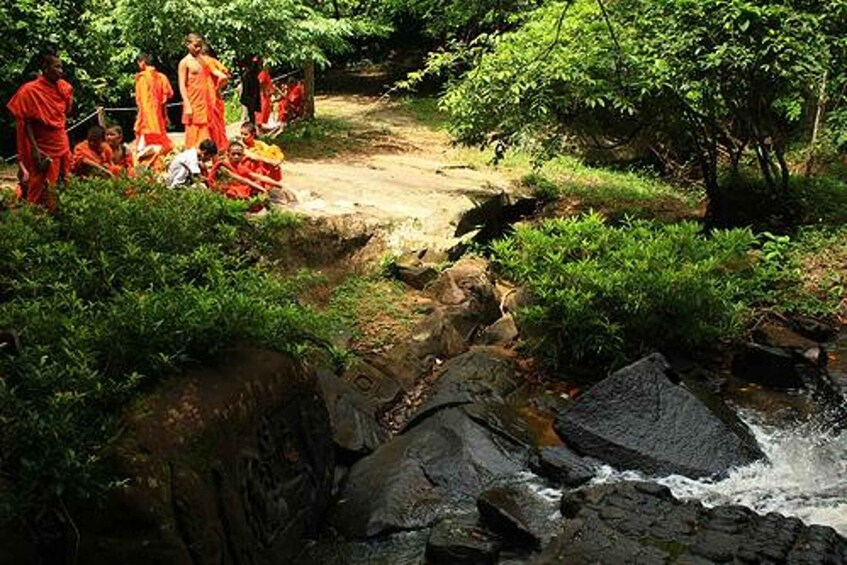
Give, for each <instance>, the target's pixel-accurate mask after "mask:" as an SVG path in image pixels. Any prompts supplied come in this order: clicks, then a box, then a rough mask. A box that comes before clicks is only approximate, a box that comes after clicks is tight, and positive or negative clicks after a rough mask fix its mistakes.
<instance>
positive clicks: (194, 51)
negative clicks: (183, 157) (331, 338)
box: [178, 33, 215, 149]
mask: <svg viewBox="0 0 847 565" xmlns="http://www.w3.org/2000/svg"><path fill="white" fill-rule="evenodd" d="M185 46H186V49H187V50H188V55H186V56H185V57H183V58H182V61H180V62H179V69H178V74H179V93H180V95H182V123H183V125H184V126H185V148H186V149H191V148H194V147H197V146H198V145H200V142H201V141H203V140H204V139H211V137H212V136H211V133H210V129H209V128H210V124H211V121H212V119H213V118H212V113H213V112H214V111H215V99H214V97H212V96H211V93H212V92H214V90H215V87H214V83H213V82H212V70H211V68H210V67H209V65H208V64H206V62H205V61H204V60H203V55H202V50H203V38H202V37H201V36H199V35H197V34H196V33H189V34H188V36H187V37H186V38H185Z"/></svg>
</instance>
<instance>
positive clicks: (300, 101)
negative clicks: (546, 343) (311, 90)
mask: <svg viewBox="0 0 847 565" xmlns="http://www.w3.org/2000/svg"><path fill="white" fill-rule="evenodd" d="M285 99H286V102H287V104H286V106H287V110H288V111H287V114H288V116H287V117H291V118H302V117H303V116H305V115H306V88H305V87H304V86H303V83H302V82H296V83H294V84H293V85H291V87H290V88H289V89H288V95H287V96H286V97H285Z"/></svg>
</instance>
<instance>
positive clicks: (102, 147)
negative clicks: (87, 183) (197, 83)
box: [71, 126, 114, 177]
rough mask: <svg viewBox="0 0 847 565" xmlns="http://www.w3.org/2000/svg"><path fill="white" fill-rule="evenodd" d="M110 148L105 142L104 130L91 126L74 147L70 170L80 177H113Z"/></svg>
mask: <svg viewBox="0 0 847 565" xmlns="http://www.w3.org/2000/svg"><path fill="white" fill-rule="evenodd" d="M111 166H112V149H111V148H110V147H109V145H108V144H107V143H106V130H104V129H103V128H102V127H100V126H91V127H90V128H89V129H88V135H87V136H86V139H85V141H83V142H80V143H78V144H77V145H76V147H74V153H73V165H72V167H71V172H73V174H74V175H76V176H80V177H88V176H98V177H113V176H114V175H113V174H112V171H111V170H110V168H111Z"/></svg>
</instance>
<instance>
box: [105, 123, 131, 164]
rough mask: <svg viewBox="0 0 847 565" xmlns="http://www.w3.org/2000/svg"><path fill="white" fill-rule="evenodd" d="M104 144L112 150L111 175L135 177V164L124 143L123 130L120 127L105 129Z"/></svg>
mask: <svg viewBox="0 0 847 565" xmlns="http://www.w3.org/2000/svg"><path fill="white" fill-rule="evenodd" d="M106 144H107V145H108V146H109V149H111V150H112V165H111V166H110V167H109V170H110V171H112V174H114V175H116V176H117V175H126V176H130V177H132V176H135V162H134V160H133V158H132V152H131V151H130V150H129V147H127V145H126V144H125V143H124V130H123V128H121V126H111V127H108V128H106Z"/></svg>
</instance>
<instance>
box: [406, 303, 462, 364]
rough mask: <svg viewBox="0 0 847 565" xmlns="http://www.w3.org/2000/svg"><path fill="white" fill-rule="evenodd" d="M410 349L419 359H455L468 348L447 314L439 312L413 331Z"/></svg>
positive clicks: (442, 311) (441, 310)
mask: <svg viewBox="0 0 847 565" xmlns="http://www.w3.org/2000/svg"><path fill="white" fill-rule="evenodd" d="M410 348H411V350H412V352H411V353H412V355H414V356H415V357H416V358H418V359H427V358H430V357H432V358H438V359H447V358H449V357H455V356H456V355H459V354H460V353H462V352H464V351H465V350H466V349H467V348H468V344H467V342H466V341H465V336H463V335H462V334H460V333H459V332H458V330H456V327H455V326H454V325H453V322H452V320H451V319H450V317H449V316H448V314H447V312H446V311H445V310H443V309H440V310H437V311H435V312H433V313H432V314H430V315H429V316H427V317H426V318H424V319H423V320H421V321H420V322H419V323H418V325H417V326H415V328H414V329H413V330H412V337H411V343H410Z"/></svg>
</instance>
